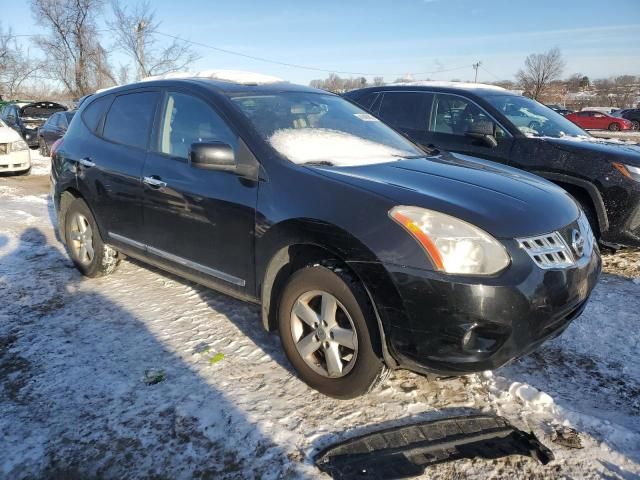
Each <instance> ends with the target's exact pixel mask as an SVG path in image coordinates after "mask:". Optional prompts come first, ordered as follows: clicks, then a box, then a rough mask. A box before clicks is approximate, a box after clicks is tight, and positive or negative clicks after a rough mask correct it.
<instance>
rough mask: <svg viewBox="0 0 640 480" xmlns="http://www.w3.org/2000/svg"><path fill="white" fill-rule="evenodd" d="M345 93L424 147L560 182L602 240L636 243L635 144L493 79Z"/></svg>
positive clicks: (638, 181)
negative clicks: (599, 134)
mask: <svg viewBox="0 0 640 480" xmlns="http://www.w3.org/2000/svg"><path fill="white" fill-rule="evenodd" d="M345 96H346V97H347V98H348V99H350V100H352V101H354V102H356V103H358V104H359V105H361V106H362V107H364V108H365V109H367V110H368V111H370V112H371V113H372V114H373V115H375V116H377V117H379V118H381V119H382V120H383V121H385V122H386V123H387V124H389V125H390V126H392V127H393V128H395V129H396V130H398V131H400V132H402V133H403V134H405V135H406V136H407V137H409V138H410V139H411V140H413V141H414V142H416V143H418V144H420V145H423V146H426V147H427V148H433V147H436V148H439V149H442V150H447V151H450V152H455V153H457V154H468V155H473V156H475V157H481V158H484V159H487V160H493V161H495V162H500V163H505V164H508V165H510V166H513V167H517V168H521V169H523V170H527V171H529V172H531V173H535V174H536V175H540V176H541V177H544V178H546V179H548V180H550V181H552V182H554V183H555V184H557V185H560V186H561V187H562V188H564V189H565V190H567V191H568V192H569V193H571V194H572V195H573V196H574V197H575V198H576V199H577V200H578V201H579V202H580V204H581V206H582V208H583V209H584V211H585V212H586V214H587V217H588V218H589V221H590V223H591V226H592V228H593V230H594V231H595V232H596V236H598V238H599V239H600V241H601V242H602V243H603V244H605V245H609V246H611V247H614V248H616V247H618V246H619V245H625V246H640V146H637V145H629V144H622V143H623V142H620V141H615V140H613V141H606V140H603V139H598V138H595V137H593V136H591V135H590V134H588V133H587V132H585V131H584V130H582V129H581V128H580V127H578V126H577V125H575V124H574V123H572V122H570V121H569V120H567V119H566V118H564V117H563V116H561V115H559V114H557V113H556V112H554V111H553V110H551V109H550V108H547V107H545V106H544V105H542V104H540V103H538V102H536V101H534V100H531V99H529V98H526V97H523V96H521V95H515V94H513V93H511V92H509V91H508V90H505V89H502V88H500V87H494V86H491V85H481V84H462V83H458V84H456V83H453V82H452V83H450V84H445V85H442V84H440V83H435V84H432V83H430V82H423V83H416V84H409V85H401V86H387V87H373V88H365V89H361V90H357V91H353V92H349V93H347V94H346V95H345Z"/></svg>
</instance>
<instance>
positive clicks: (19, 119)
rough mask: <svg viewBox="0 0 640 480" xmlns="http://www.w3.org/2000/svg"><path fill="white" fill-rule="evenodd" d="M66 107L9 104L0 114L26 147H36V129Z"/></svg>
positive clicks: (51, 103) (38, 103) (55, 104)
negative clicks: (22, 139) (25, 143)
mask: <svg viewBox="0 0 640 480" xmlns="http://www.w3.org/2000/svg"><path fill="white" fill-rule="evenodd" d="M66 110H67V107H65V106H64V105H60V104H59V103H54V102H34V103H27V104H26V105H23V104H19V103H10V104H7V105H5V106H4V107H3V108H2V111H1V112H0V118H2V119H3V120H4V121H5V123H6V124H7V125H9V126H10V127H11V128H13V129H14V130H15V131H17V132H18V133H19V134H20V135H21V136H22V138H24V141H25V142H27V145H29V146H30V147H37V146H38V142H39V140H38V129H39V128H40V127H41V126H42V125H44V123H45V122H46V121H47V119H48V118H49V117H50V116H51V115H53V114H54V113H56V112H64V111H66Z"/></svg>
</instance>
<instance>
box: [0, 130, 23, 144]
mask: <svg viewBox="0 0 640 480" xmlns="http://www.w3.org/2000/svg"><path fill="white" fill-rule="evenodd" d="M18 140H22V137H21V136H20V134H19V133H18V132H16V131H15V130H14V129H13V128H10V127H2V126H0V143H11V142H16V141H18Z"/></svg>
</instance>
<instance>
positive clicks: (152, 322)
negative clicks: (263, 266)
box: [0, 152, 640, 479]
mask: <svg viewBox="0 0 640 480" xmlns="http://www.w3.org/2000/svg"><path fill="white" fill-rule="evenodd" d="M34 153H35V152H34ZM47 161H48V160H47V159H46V158H44V157H39V156H38V155H36V154H34V155H33V162H34V167H33V169H32V175H30V176H27V177H6V176H3V177H0V201H1V202H2V207H1V208H2V230H1V231H0V292H1V293H2V296H3V298H4V299H5V301H4V302H3V303H2V306H1V307H0V382H1V383H0V431H1V432H2V436H0V478H11V479H20V478H52V477H53V478H113V477H119V478H148V477H152V476H156V477H163V478H164V477H166V478H175V479H182V478H185V479H187V478H261V479H268V478H274V479H275V478H327V476H326V474H325V473H322V472H321V471H320V470H319V469H317V468H316V467H315V465H314V459H315V458H316V456H317V455H318V453H319V452H322V451H323V450H325V449H326V448H327V447H328V446H329V445H331V444H334V443H336V442H340V441H344V440H347V439H348V438H352V437H357V436H360V435H364V434H367V433H370V432H373V431H376V430H379V429H380V428H387V427H394V426H398V425H407V424H409V423H413V422H424V421H429V420H439V419H443V418H445V417H454V416H455V417H459V416H462V415H499V416H501V417H504V418H505V419H506V421H508V422H509V424H512V425H514V426H515V427H516V428H518V429H520V430H523V431H525V432H533V433H534V434H535V436H536V437H537V438H538V439H539V440H540V442H541V443H542V444H543V445H546V446H547V447H549V448H550V449H551V450H552V451H553V455H554V457H555V459H554V460H552V461H550V462H549V463H548V464H547V465H543V464H541V463H540V462H538V461H537V460H534V459H532V458H529V457H526V456H508V457H504V458H489V459H486V458H472V459H461V460H457V461H454V462H446V463H441V464H436V465H429V466H427V467H426V470H425V472H424V473H423V474H422V477H423V478H460V477H464V478H478V479H480V478H489V477H491V478H566V477H573V478H617V479H629V478H637V476H638V475H640V366H639V364H638V362H637V355H638V351H639V350H638V349H639V338H640V336H638V333H637V332H638V326H639V323H640V313H639V310H638V302H637V299H638V298H640V271H639V270H638V267H637V266H638V265H640V252H637V251H636V252H634V251H625V252H623V253H622V254H618V255H615V256H609V255H605V256H604V259H603V260H604V261H603V264H604V272H605V273H604V274H603V276H602V278H601V281H600V283H599V284H598V286H597V287H596V289H595V290H594V292H593V295H592V297H591V300H590V302H589V303H588V305H587V307H586V309H585V311H584V313H583V314H582V316H581V317H580V318H578V319H577V320H576V321H574V322H573V323H572V324H571V325H569V327H568V328H567V330H566V331H565V332H564V333H563V335H562V336H560V337H558V338H556V339H554V340H552V341H550V342H548V343H546V344H545V345H543V346H542V347H541V348H540V349H539V350H537V351H536V352H534V353H533V354H531V355H529V356H527V357H524V358H522V359H520V360H517V361H515V362H512V363H511V364H509V365H507V366H505V367H503V368H501V369H499V370H496V371H494V372H484V373H479V374H473V375H467V376H463V377H458V378H451V379H445V380H439V381H432V380H428V379H427V378H425V377H423V376H420V375H417V374H414V373H410V372H407V371H394V372H392V374H391V376H390V378H389V379H388V380H387V381H386V383H385V384H384V386H383V388H381V389H379V390H376V391H375V392H373V393H371V394H368V395H366V396H363V397H360V398H357V399H355V400H351V401H339V400H334V399H331V398H328V397H325V396H323V395H321V394H320V393H318V392H316V391H314V390H312V389H310V388H309V387H307V386H306V385H305V384H304V383H303V382H302V381H301V380H299V379H298V378H297V376H296V375H295V374H294V373H293V372H292V371H291V369H290V367H289V365H288V363H287V361H286V359H285V358H284V355H283V353H282V349H281V347H280V345H279V341H278V338H277V336H276V335H272V334H267V333H266V332H264V330H263V329H262V328H261V326H260V318H259V309H258V308H257V307H252V306H248V305H246V304H244V303H242V302H239V301H236V300H233V299H230V298H228V297H225V296H223V295H220V294H217V293H215V292H212V291H209V290H207V289H206V288H203V287H199V286H197V285H195V284H192V283H189V282H186V281H183V280H180V279H178V278H177V277H174V276H171V275H168V274H165V273H162V272H160V271H158V270H154V269H151V268H147V267H144V266H142V265H140V264H138V263H136V262H133V261H131V262H125V263H124V264H123V265H122V268H121V269H120V270H119V271H118V272H117V273H116V274H114V275H112V276H109V277H105V278H100V279H94V280H89V279H86V278H83V277H82V276H81V275H80V273H79V272H78V271H77V270H76V269H75V268H73V266H72V264H71V261H70V260H69V258H68V256H67V255H66V254H65V252H64V250H63V248H62V246H61V244H60V243H59V242H58V241H57V240H56V238H55V233H54V231H53V228H52V221H51V216H52V215H53V214H54V211H53V208H52V205H51V201H50V199H49V197H48V189H49V184H48V176H47V175H46V172H47V168H48V165H47ZM576 437H579V438H577V439H576ZM576 446H579V447H582V448H576Z"/></svg>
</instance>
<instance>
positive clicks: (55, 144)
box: [49, 138, 63, 158]
mask: <svg viewBox="0 0 640 480" xmlns="http://www.w3.org/2000/svg"><path fill="white" fill-rule="evenodd" d="M62 142H63V138H59V139H58V140H56V141H55V142H53V145H51V149H50V150H49V151H50V152H51V158H54V157H55V156H56V152H57V151H58V149H59V148H60V147H61V146H62Z"/></svg>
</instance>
